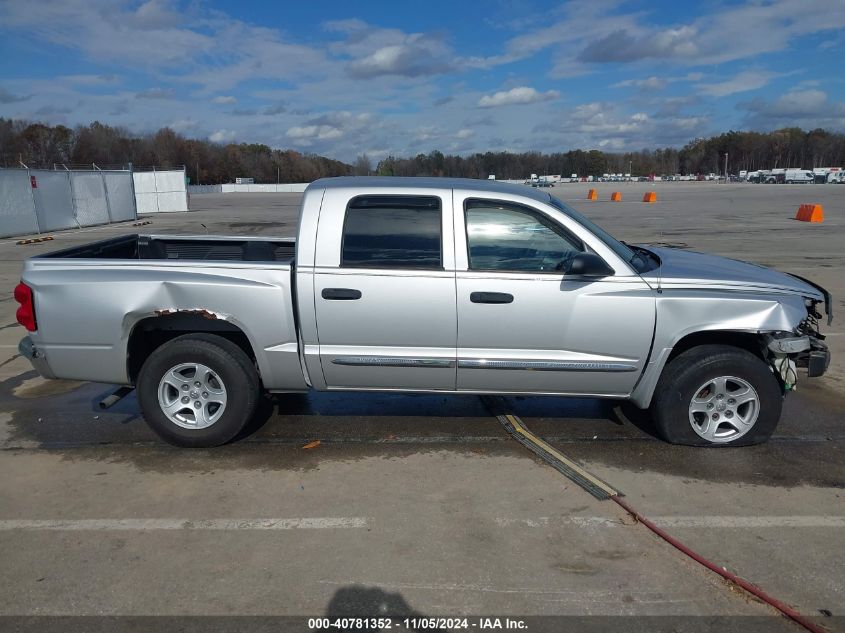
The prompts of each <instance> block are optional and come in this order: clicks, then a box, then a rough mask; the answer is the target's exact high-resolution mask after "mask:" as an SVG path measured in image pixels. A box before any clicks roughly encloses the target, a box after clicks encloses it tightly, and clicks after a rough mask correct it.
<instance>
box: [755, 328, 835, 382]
mask: <svg viewBox="0 0 845 633" xmlns="http://www.w3.org/2000/svg"><path fill="white" fill-rule="evenodd" d="M767 348H768V350H769V352H771V353H772V355H773V356H774V357H775V358H776V359H777V358H783V357H790V358H792V359H793V360H794V361H795V365H796V366H797V367H806V369H807V377H808V378H817V377H818V376H822V375H824V373H825V372H826V371H827V368H828V367H829V366H830V350H829V349H828V348H827V345H825V344H824V343H823V342H822V341H821V340H819V339H818V338H816V337H815V336H785V337H778V338H775V337H771V338H770V339H769V342H768V345H767Z"/></svg>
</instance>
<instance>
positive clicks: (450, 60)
mask: <svg viewBox="0 0 845 633" xmlns="http://www.w3.org/2000/svg"><path fill="white" fill-rule="evenodd" d="M325 27H326V29H328V30H329V31H332V32H339V33H343V34H345V35H346V36H347V37H346V40H344V41H341V42H336V43H334V44H333V45H332V46H331V50H332V52H334V53H336V54H338V55H341V56H342V57H344V58H347V59H349V62H348V64H347V66H346V68H347V71H348V72H349V74H350V75H351V76H353V77H356V78H359V79H371V78H373V77H381V76H391V75H393V76H400V77H409V78H414V77H425V76H429V75H438V74H442V73H446V72H449V71H452V70H455V69H456V68H457V67H458V66H459V61H458V57H457V56H456V55H455V53H454V51H453V50H452V48H451V47H450V46H448V45H447V44H446V43H445V42H444V41H443V38H442V37H440V36H439V35H435V34H430V33H405V32H404V31H401V30H399V29H383V28H378V27H373V26H370V25H369V24H367V23H366V22H363V21H361V20H355V19H353V20H337V21H333V22H328V23H327V24H326V25H325Z"/></svg>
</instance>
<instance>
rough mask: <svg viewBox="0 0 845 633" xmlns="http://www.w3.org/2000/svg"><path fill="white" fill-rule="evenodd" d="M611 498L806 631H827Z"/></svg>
mask: <svg viewBox="0 0 845 633" xmlns="http://www.w3.org/2000/svg"><path fill="white" fill-rule="evenodd" d="M611 499H613V500H614V501H615V502H616V503H617V504H619V505H620V506H621V507H622V509H624V510H625V511H626V512H627V513H628V514H630V515H631V516H632V517H634V518H635V519H636V520H637V521H639V522H640V523H642V524H643V525H644V526H646V527H647V528H648V529H649V530H651V531H652V532H654V533H655V534H657V536H659V537H660V538H662V539H663V540H664V541H666V542H667V543H669V545H671V546H672V547H674V548H675V549H677V550H679V551H681V552H683V553H684V554H686V555H687V556H689V557H690V558H692V559H693V560H694V561H695V562H697V563H699V564H700V565H704V566H705V567H706V568H707V569H709V570H710V571H713V572H715V573H717V574H719V575H720V576H721V577H722V578H725V579H727V580H730V581H731V582H732V583H734V584H735V585H738V586H739V587H742V588H743V589H745V590H746V591H747V592H748V593H750V594H752V595H755V596H757V597H758V598H760V600H762V601H763V602H765V603H766V604H768V605H770V606H772V607H774V608H775V609H777V610H778V611H780V612H781V613H782V614H783V615H785V616H786V617H788V618H789V619H791V620H793V621H795V622H797V623H798V624H800V625H801V626H803V627H804V628H805V629H807V630H808V631H812V633H827V631H825V630H824V629H823V628H821V627H820V626H818V625H817V624H814V623H813V622H811V621H810V620H809V619H807V618H805V617H804V616H803V615H801V614H800V613H798V612H797V611H796V610H795V609H793V608H792V607H790V606H789V605H788V604H785V603H783V602H781V601H780V600H778V599H776V598H773V597H772V596H770V595H769V594H767V593H766V592H765V591H763V590H762V589H760V588H759V587H757V586H755V585H752V584H751V583H750V582H748V581H747V580H743V579H742V578H740V577H739V576H737V575H736V574H732V573H731V572H729V571H728V570H726V569H723V568H722V567H719V566H718V565H717V564H716V563H713V562H711V561H709V560H707V559H706V558H704V556H702V555H701V554H699V553H697V552H694V551H692V550H691V549H690V548H689V547H687V546H686V545H684V544H683V543H681V542H680V541H679V540H678V539H676V538H674V537H673V536H671V535H670V534H668V533H667V532H665V531H663V530H662V529H660V528H659V527H657V526H656V525H655V524H654V523H652V522H651V521H649V520H648V519H647V518H645V517H644V516H643V515H641V514H640V513H639V512H637V511H636V510H634V509H633V508H632V507H631V506H629V505H628V504H627V503H625V501H623V500H622V498H621V497H619V496H618V495H614V496H612V497H611Z"/></svg>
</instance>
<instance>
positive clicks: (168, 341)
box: [15, 178, 831, 446]
mask: <svg viewBox="0 0 845 633" xmlns="http://www.w3.org/2000/svg"><path fill="white" fill-rule="evenodd" d="M15 297H16V299H17V300H18V302H19V303H20V304H21V307H20V308H19V310H18V320H19V322H20V323H21V324H22V325H24V326H25V327H26V328H27V329H28V330H29V335H28V336H27V337H26V338H24V339H23V341H21V345H20V351H21V354H23V355H24V356H26V357H27V358H29V359H30V360H31V362H32V364H33V365H34V367H35V368H36V369H37V370H38V371H39V372H40V373H41V375H42V376H44V377H47V378H56V377H58V378H69V379H75V380H89V381H95V382H103V383H112V384H117V385H124V386H127V387H130V386H134V387H135V389H136V390H137V394H138V400H139V402H140V405H141V408H142V410H143V413H144V416H145V418H146V419H147V421H148V422H149V424H150V425H151V426H152V428H153V429H154V430H155V431H156V432H157V433H158V434H159V435H161V437H162V438H164V439H165V440H167V441H168V442H171V443H173V444H177V445H180V446H214V445H219V444H222V443H225V442H228V441H230V440H232V439H233V438H234V437H235V436H237V435H238V433H239V432H240V431H241V430H242V428H243V427H244V426H245V425H246V423H247V422H248V421H249V419H250V417H251V415H252V414H253V411H254V409H255V406H256V402H257V400H258V398H259V396H260V393H261V391H262V390H264V391H268V392H273V393H284V392H300V391H304V390H307V389H309V388H312V389H317V390H333V391H340V390H349V391H396V392H451V393H469V394H549V395H557V396H579V397H595V398H615V399H627V400H630V401H631V402H633V403H634V404H635V405H637V406H638V407H640V408H649V407H650V409H651V412H652V417H653V420H654V423H655V426H656V428H657V430H658V431H659V433H660V434H661V435H662V436H663V437H664V438H665V439H666V440H668V441H670V442H676V443H683V444H691V445H719V446H727V445H744V444H754V443H758V442H762V441H765V440H766V439H767V438H768V437H769V436H770V435H771V434H772V432H773V430H774V429H775V426H776V425H777V423H778V419H779V417H780V413H781V404H782V401H783V397H784V394H785V393H786V392H788V391H789V390H790V389H792V388H793V387H794V386H795V382H796V380H797V374H798V367H801V368H806V372H807V374H808V375H809V376H819V375H821V374H823V373H824V371H825V370H826V368H827V366H828V363H829V360H830V356H829V353H828V350H827V348H826V346H825V345H824V343H823V342H822V339H823V338H824V337H823V336H822V335H821V334H820V332H819V320H820V319H821V318H822V317H821V314H820V307H821V306H820V304H824V307H825V311H826V312H827V314H828V323H829V318H830V310H831V298H830V295H829V294H828V293H827V292H826V291H825V290H824V289H822V288H820V287H819V286H816V285H815V284H813V283H811V282H809V281H806V280H804V279H801V278H799V277H796V276H794V275H788V274H784V273H779V272H775V271H773V270H769V269H766V268H763V267H761V266H756V265H753V264H748V263H743V262H740V261H735V260H732V259H724V258H720V257H714V256H710V255H703V254H699V253H692V252H687V251H682V250H675V249H669V248H657V247H642V246H632V245H628V244H624V243H622V242H619V241H617V240H616V239H614V238H613V237H611V236H610V235H608V234H607V233H606V232H605V231H604V230H602V229H601V228H599V227H598V226H596V225H595V224H593V223H592V222H591V221H590V220H588V219H587V218H586V217H584V216H583V215H581V214H579V213H578V212H576V211H575V210H573V209H571V208H569V207H567V206H566V205H564V204H562V203H561V202H559V201H558V200H557V199H555V198H554V197H552V196H550V195H549V194H548V193H547V192H546V191H542V190H539V189H529V188H526V187H521V186H518V185H506V184H501V183H496V182H487V181H475V180H452V179H441V178H435V179H428V178H407V179H400V178H331V179H325V180H318V181H317V182H315V183H313V184H312V185H311V186H309V187H308V189H307V190H306V191H305V194H304V197H303V200H302V208H301V212H300V218H299V228H298V234H297V237H296V240H294V239H289V238H278V239H276V238H246V237H233V236H227V237H209V236H171V235H127V236H124V237H118V238H114V239H109V240H104V241H100V242H95V243H92V244H88V245H86V246H82V247H75V248H70V249H66V250H63V251H59V252H55V253H50V254H46V255H41V256H37V257H33V258H31V259H28V260H27V261H26V263H25V265H24V270H23V276H22V282H21V284H20V285H19V286H18V287H17V288H16V290H15Z"/></svg>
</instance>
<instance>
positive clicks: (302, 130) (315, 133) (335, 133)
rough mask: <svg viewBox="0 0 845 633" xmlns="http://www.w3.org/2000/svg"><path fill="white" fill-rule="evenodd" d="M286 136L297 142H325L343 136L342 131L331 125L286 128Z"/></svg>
mask: <svg viewBox="0 0 845 633" xmlns="http://www.w3.org/2000/svg"><path fill="white" fill-rule="evenodd" d="M287 135H288V136H289V137H290V138H292V139H298V140H303V139H304V140H312V139H316V140H321V141H324V140H327V139H332V138H339V137H341V136H343V130H341V129H340V128H336V127H333V126H331V125H303V126H299V125H295V126H294V127H292V128H288V131H287Z"/></svg>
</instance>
